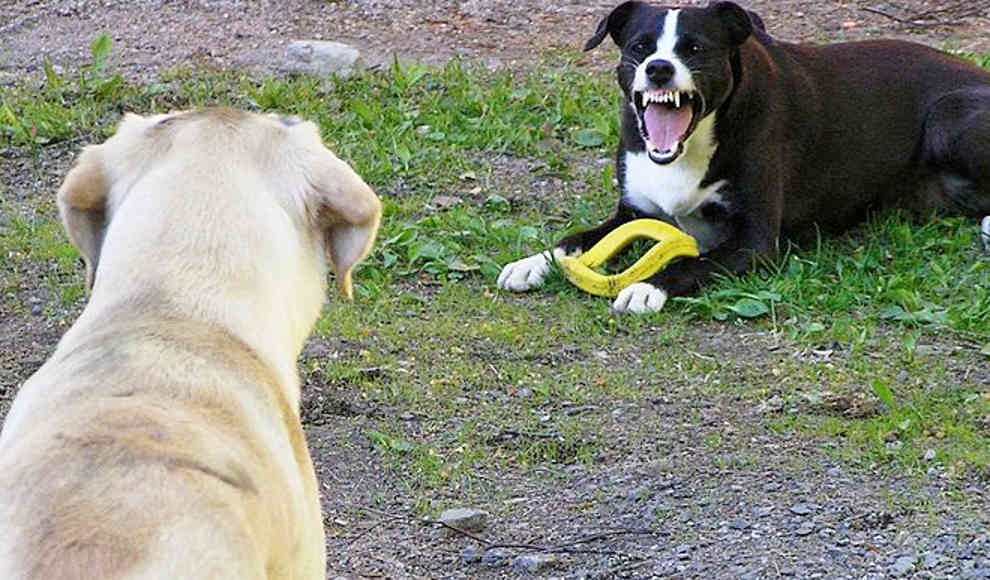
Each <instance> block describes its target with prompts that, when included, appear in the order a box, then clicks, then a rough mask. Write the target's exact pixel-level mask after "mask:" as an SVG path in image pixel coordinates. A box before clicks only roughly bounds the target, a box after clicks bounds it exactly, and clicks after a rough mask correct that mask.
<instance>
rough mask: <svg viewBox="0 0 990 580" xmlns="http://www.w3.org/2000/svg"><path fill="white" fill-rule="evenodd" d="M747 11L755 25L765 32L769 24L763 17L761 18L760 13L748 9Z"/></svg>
mask: <svg viewBox="0 0 990 580" xmlns="http://www.w3.org/2000/svg"><path fill="white" fill-rule="evenodd" d="M746 13H747V14H749V19H750V21H752V23H753V26H755V27H756V28H757V29H759V30H761V31H763V32H766V31H767V25H766V24H764V23H763V18H761V17H760V15H759V14H757V13H756V12H753V11H752V10H747V11H746Z"/></svg>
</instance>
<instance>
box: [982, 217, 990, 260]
mask: <svg viewBox="0 0 990 580" xmlns="http://www.w3.org/2000/svg"><path fill="white" fill-rule="evenodd" d="M980 237H982V238H983V249H984V250H986V251H987V252H988V253H990V215H988V216H986V217H985V218H983V223H982V224H980Z"/></svg>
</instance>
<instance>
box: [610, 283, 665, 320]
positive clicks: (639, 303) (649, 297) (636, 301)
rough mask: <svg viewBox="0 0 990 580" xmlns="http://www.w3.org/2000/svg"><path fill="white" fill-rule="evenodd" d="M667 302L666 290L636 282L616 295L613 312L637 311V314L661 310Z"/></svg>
mask: <svg viewBox="0 0 990 580" xmlns="http://www.w3.org/2000/svg"><path fill="white" fill-rule="evenodd" d="M666 303H667V293H666V292H664V291H663V290H661V289H659V288H657V287H656V286H654V285H653V284H647V283H646V282H636V283H635V284H632V285H630V286H626V287H625V288H623V289H622V292H619V295H618V296H616V297H615V302H613V303H612V312H635V313H637V314H643V313H646V312H659V311H660V309H662V308H663V305H664V304H666Z"/></svg>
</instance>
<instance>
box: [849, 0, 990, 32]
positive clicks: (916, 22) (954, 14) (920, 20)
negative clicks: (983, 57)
mask: <svg viewBox="0 0 990 580" xmlns="http://www.w3.org/2000/svg"><path fill="white" fill-rule="evenodd" d="M963 8H965V10H962V11H959V10H960V9H963ZM860 9H861V10H863V11H864V12H870V13H872V14H879V15H880V16H883V17H885V18H889V19H891V20H893V21H895V22H898V23H900V24H903V25H905V26H912V27H915V28H928V27H933V26H951V25H954V24H959V23H960V20H961V19H963V18H968V17H970V16H978V15H980V14H981V13H982V12H984V11H986V10H990V2H978V3H976V4H973V3H972V2H971V1H969V0H967V1H965V2H957V3H956V4H953V5H951V6H945V7H942V8H933V9H931V10H925V11H922V12H918V13H916V14H913V15H911V16H906V17H901V16H897V15H896V14H891V13H890V12H887V11H886V10H881V9H879V8H873V7H871V6H863V7H861V8H860ZM940 15H947V16H950V17H951V18H952V20H947V19H944V18H936V17H937V16H940Z"/></svg>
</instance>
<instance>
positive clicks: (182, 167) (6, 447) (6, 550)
mask: <svg viewBox="0 0 990 580" xmlns="http://www.w3.org/2000/svg"><path fill="white" fill-rule="evenodd" d="M58 206H59V212H60V214H61V216H62V219H63V224H64V226H65V229H66V231H67V233H68V235H69V237H70V238H71V239H72V241H73V243H74V244H75V245H76V246H77V247H78V248H79V251H80V252H81V253H82V255H83V257H84V259H85V261H86V265H87V284H88V285H89V286H90V287H91V296H90V300H89V303H88V304H87V306H86V309H85V310H84V311H83V313H82V315H81V316H80V317H79V320H77V321H76V324H74V325H73V326H72V328H71V329H69V331H68V332H66V334H65V336H63V337H62V340H61V341H60V342H59V344H58V347H57V349H56V351H55V353H54V354H53V355H52V357H51V358H50V359H49V360H48V361H47V362H46V363H45V364H44V366H42V367H41V369H39V370H38V372H37V373H35V375H34V376H32V377H31V378H30V379H28V381H27V382H26V383H25V384H24V385H23V386H22V387H21V389H20V391H19V393H18V395H17V398H16V399H15V401H14V404H13V407H12V408H11V410H10V413H9V414H8V416H7V418H6V421H5V423H4V427H3V431H2V432H0V538H2V541H0V578H3V579H4V580H27V579H32V580H68V579H77V578H78V579H80V580H83V579H86V580H89V579H94V578H100V579H125V578H126V579H145V578H148V579H151V578H156V579H172V578H176V579H178V578H182V579H195V578H202V579H206V578H210V579H225V578H229V579H238V580H244V579H259V580H260V579H268V580H273V579H313V580H315V579H319V580H323V578H324V577H325V566H326V564H325V554H324V535H323V526H322V516H321V512H320V505H319V496H318V491H317V484H316V477H315V474H314V471H313V465H312V462H311V460H310V457H309V453H308V451H307V449H306V442H305V439H304V436H303V432H302V426H301V424H300V421H299V412H298V409H299V398H300V395H299V379H298V375H297V373H296V358H297V357H298V355H299V352H300V351H301V349H302V346H303V342H304V341H305V339H306V338H307V336H308V334H309V332H310V330H311V329H312V325H313V323H314V322H315V320H316V318H317V316H318V314H319V312H320V309H321V307H322V304H323V302H324V299H325V292H326V283H325V280H326V270H327V265H328V263H330V264H332V265H333V267H334V270H335V274H336V277H337V280H338V285H339V288H340V292H341V293H342V294H343V295H344V296H347V297H350V296H351V295H352V294H353V289H352V283H351V277H352V271H353V268H354V267H355V266H356V265H357V264H358V263H359V262H360V261H361V260H362V259H363V258H364V257H365V256H366V255H367V253H368V252H369V251H370V249H371V247H372V245H373V243H374V239H375V235H376V233H377V230H378V225H379V221H380V219H381V204H380V202H379V200H378V198H377V196H375V194H374V192H372V191H371V189H370V188H369V187H368V186H367V185H366V184H365V183H364V181H362V180H361V178H360V177H358V176H357V174H355V173H354V171H352V170H351V168H350V167H348V166H347V164H346V163H344V162H342V161H340V160H339V159H337V158H336V157H335V156H334V155H333V154H332V153H331V152H330V151H328V150H327V149H326V148H325V147H324V146H323V144H322V142H321V141H320V136H319V132H318V130H317V128H316V127H315V125H313V124H312V123H302V122H299V123H292V124H290V123H286V122H283V121H281V120H279V119H278V118H276V117H274V116H265V115H255V114H251V113H245V112H242V111H235V110H231V109H212V110H205V111H196V112H188V113H176V114H171V115H159V116H155V117H149V118H144V117H138V116H135V115H128V116H127V117H126V118H125V119H124V120H123V121H122V122H121V124H120V126H119V127H118V130H117V133H116V134H115V135H114V136H113V137H112V138H111V139H109V140H108V141H107V142H106V143H104V144H102V145H97V146H91V147H87V148H86V149H85V150H84V151H83V153H82V154H81V155H80V157H79V160H78V162H77V164H76V166H75V167H74V168H73V169H72V171H70V172H69V174H68V176H67V177H66V179H65V182H64V184H63V185H62V187H61V189H60V190H59V192H58Z"/></svg>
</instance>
